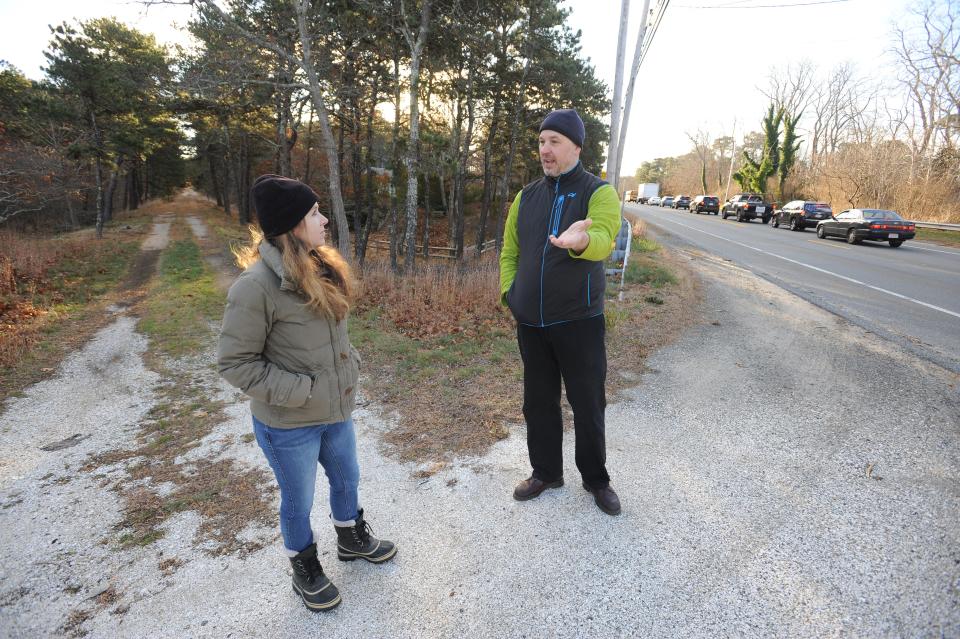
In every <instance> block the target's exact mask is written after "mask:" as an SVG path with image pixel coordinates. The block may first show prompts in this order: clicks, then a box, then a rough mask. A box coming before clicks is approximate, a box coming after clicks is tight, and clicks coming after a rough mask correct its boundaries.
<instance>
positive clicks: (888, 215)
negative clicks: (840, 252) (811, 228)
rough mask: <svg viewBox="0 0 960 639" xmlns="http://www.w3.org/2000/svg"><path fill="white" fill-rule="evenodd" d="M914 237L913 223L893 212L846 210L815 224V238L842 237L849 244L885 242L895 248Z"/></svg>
mask: <svg viewBox="0 0 960 639" xmlns="http://www.w3.org/2000/svg"><path fill="white" fill-rule="evenodd" d="M916 234H917V227H916V225H915V224H914V223H913V222H910V221H909V220H905V219H903V218H902V217H900V216H899V215H898V214H896V213H894V212H893V211H883V210H881V209H847V210H846V211H843V212H842V213H840V215H837V216H836V217H832V218H830V219H829V220H823V221H821V222H820V223H818V224H817V237H819V238H821V239H825V238H828V237H842V238H846V240H847V242H848V243H850V244H859V243H860V242H862V241H863V240H870V241H873V242H887V243H889V244H890V246H892V247H893V248H897V247H898V246H900V245H901V244H903V242H904V241H905V240H912V239H913V237H914V236H915V235H916Z"/></svg>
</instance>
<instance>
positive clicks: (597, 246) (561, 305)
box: [500, 109, 620, 515]
mask: <svg viewBox="0 0 960 639" xmlns="http://www.w3.org/2000/svg"><path fill="white" fill-rule="evenodd" d="M585 133H586V132H585V130H584V126H583V121H582V120H581V119H580V116H579V115H578V114H577V112H576V111H574V110H573V109H560V110H558V111H554V112H552V113H550V115H548V116H547V117H546V119H544V121H543V124H541V125H540V163H541V165H542V166H543V173H544V177H542V178H540V179H538V180H536V181H534V182H531V183H530V184H528V185H527V186H525V187H524V188H523V190H521V191H520V193H518V194H517V197H516V198H515V199H514V201H513V204H512V205H511V207H510V212H509V214H508V215H507V223H506V228H505V229H504V234H503V252H502V253H501V254H500V298H501V301H502V302H503V303H504V304H506V305H507V306H509V307H510V310H511V311H512V312H513V316H514V317H515V318H516V320H517V342H518V344H519V347H520V355H521V357H522V359H523V416H524V418H525V419H526V422H527V450H528V452H529V454H530V465H531V466H532V467H533V474H532V475H531V477H530V478H529V479H526V480H524V481H523V482H521V483H520V484H519V485H518V486H517V488H516V490H514V492H513V497H514V499H517V500H519V501H525V500H528V499H533V498H534V497H537V496H539V495H540V493H542V492H543V491H544V490H546V489H548V488H558V487H560V486H562V485H563V457H562V443H563V416H562V413H561V410H560V382H561V379H562V381H563V384H564V386H565V387H566V390H567V399H568V400H569V402H570V406H571V407H572V408H573V422H574V428H575V433H576V462H577V468H578V469H579V471H580V475H581V477H582V478H583V487H584V488H586V489H587V490H588V491H590V492H591V493H593V497H594V501H595V502H596V504H597V506H599V507H600V509H601V510H603V511H604V512H605V513H607V514H610V515H617V514H619V513H620V500H619V498H618V497H617V494H616V493H615V492H614V491H613V489H612V488H611V487H610V476H609V475H608V474H607V468H606V457H607V453H606V441H605V433H604V410H605V409H606V405H607V401H606V395H605V384H606V376H607V354H606V347H605V345H604V333H605V325H604V317H603V297H604V289H605V287H606V281H605V277H604V265H603V261H604V260H605V259H606V258H607V256H608V255H610V251H611V250H612V247H613V240H614V237H615V236H616V234H617V232H618V231H619V229H620V198H619V197H618V195H617V192H616V190H615V189H614V188H613V187H612V186H610V185H609V184H607V183H606V182H604V181H602V180H600V179H599V178H597V177H596V176H594V175H591V174H590V173H587V172H586V171H585V170H584V169H583V166H582V165H581V164H580V150H581V148H582V147H583V139H584V136H585Z"/></svg>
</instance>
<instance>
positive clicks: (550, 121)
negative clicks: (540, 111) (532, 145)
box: [540, 109, 587, 148]
mask: <svg viewBox="0 0 960 639" xmlns="http://www.w3.org/2000/svg"><path fill="white" fill-rule="evenodd" d="M544 131H556V132H557V133H561V134H563V135H565V136H567V137H568V138H570V140H571V141H572V142H573V143H574V144H576V145H577V146H579V147H581V148H583V140H584V138H586V137H587V131H586V129H585V128H584V127H583V120H581V119H580V114H579V113H577V112H576V111H574V110H573V109H557V110H556V111H553V112H552V113H551V114H550V115H548V116H547V117H545V118H544V119H543V124H541V125H540V132H541V133H543V132H544Z"/></svg>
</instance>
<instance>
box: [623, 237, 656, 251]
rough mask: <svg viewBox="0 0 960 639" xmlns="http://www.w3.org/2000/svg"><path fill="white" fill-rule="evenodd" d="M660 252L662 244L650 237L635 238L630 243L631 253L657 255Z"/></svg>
mask: <svg viewBox="0 0 960 639" xmlns="http://www.w3.org/2000/svg"><path fill="white" fill-rule="evenodd" d="M659 250H660V244H658V243H657V241H656V240H653V239H651V238H649V237H643V236H639V237H638V236H634V237H633V238H632V240H631V242H630V253H631V254H637V253H656V252H657V251H659Z"/></svg>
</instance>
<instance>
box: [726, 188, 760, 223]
mask: <svg viewBox="0 0 960 639" xmlns="http://www.w3.org/2000/svg"><path fill="white" fill-rule="evenodd" d="M728 215H733V216H734V217H736V218H737V222H749V221H750V220H752V219H754V218H760V219H761V220H763V223H764V224H766V223H767V222H769V221H770V215H771V208H770V205H769V204H767V203H766V202H764V201H763V196H760V195H757V194H755V193H740V194H738V195H734V196H733V197H732V198H730V199H729V200H727V203H726V204H724V205H723V208H721V209H720V217H722V218H723V219H727V216H728Z"/></svg>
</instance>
